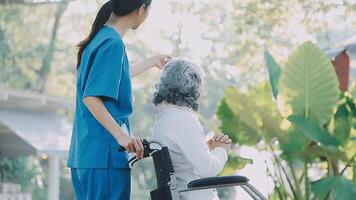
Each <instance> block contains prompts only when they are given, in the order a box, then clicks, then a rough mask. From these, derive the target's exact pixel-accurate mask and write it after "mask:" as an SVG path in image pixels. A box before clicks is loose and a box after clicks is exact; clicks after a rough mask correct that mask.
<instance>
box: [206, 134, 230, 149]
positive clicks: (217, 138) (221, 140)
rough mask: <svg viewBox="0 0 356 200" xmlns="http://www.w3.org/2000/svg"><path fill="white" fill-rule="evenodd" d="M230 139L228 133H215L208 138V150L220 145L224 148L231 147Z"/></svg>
mask: <svg viewBox="0 0 356 200" xmlns="http://www.w3.org/2000/svg"><path fill="white" fill-rule="evenodd" d="M231 143H232V141H231V139H230V138H229V136H228V135H224V134H222V133H217V134H215V135H214V137H212V138H211V139H210V140H208V146H209V149H210V150H214V149H215V148H216V147H222V148H224V149H226V150H228V149H230V148H231Z"/></svg>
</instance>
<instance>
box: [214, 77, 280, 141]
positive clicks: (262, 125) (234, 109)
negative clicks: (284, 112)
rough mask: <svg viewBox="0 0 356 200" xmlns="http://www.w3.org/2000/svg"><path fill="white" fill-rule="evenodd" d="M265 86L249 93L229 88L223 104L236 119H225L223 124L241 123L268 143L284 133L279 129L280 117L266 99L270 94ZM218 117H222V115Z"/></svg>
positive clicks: (270, 100) (269, 99) (271, 103)
mask: <svg viewBox="0 0 356 200" xmlns="http://www.w3.org/2000/svg"><path fill="white" fill-rule="evenodd" d="M266 85H267V84H265V85H262V87H256V88H253V89H252V90H250V92H249V93H243V92H240V91H239V90H237V89H236V88H234V87H230V88H228V89H227V90H226V91H225V97H224V101H225V102H224V103H225V104H226V106H227V107H228V108H229V110H230V112H231V114H232V115H230V117H231V116H234V117H235V119H238V120H233V121H230V120H226V118H225V122H228V121H229V123H230V125H233V124H234V123H235V125H239V123H243V124H245V125H246V126H248V127H249V128H251V129H253V130H254V132H256V133H257V134H259V136H263V139H265V140H267V141H268V140H270V139H272V138H279V137H280V136H281V135H283V134H284V132H283V131H282V130H281V129H280V124H281V117H280V115H279V113H278V111H277V108H276V106H275V104H274V103H273V101H272V98H270V97H268V96H270V92H269V89H268V88H267V87H265V86H266ZM219 115H220V116H224V113H220V114H219ZM225 117H229V116H225ZM220 118H221V117H220ZM221 119H222V118H221ZM225 125H226V124H225ZM237 134H239V133H237Z"/></svg>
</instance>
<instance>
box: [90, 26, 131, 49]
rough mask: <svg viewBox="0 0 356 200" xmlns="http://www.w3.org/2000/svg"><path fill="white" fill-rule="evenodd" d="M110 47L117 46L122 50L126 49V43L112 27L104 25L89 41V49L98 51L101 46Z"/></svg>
mask: <svg viewBox="0 0 356 200" xmlns="http://www.w3.org/2000/svg"><path fill="white" fill-rule="evenodd" d="M109 47H115V48H116V49H121V50H124V49H125V45H124V43H123V41H122V39H121V38H120V36H119V34H118V33H117V32H116V31H115V30H113V29H112V28H110V27H107V26H104V27H103V28H102V29H100V31H99V32H98V33H97V34H96V35H95V37H94V38H93V40H92V41H91V42H90V43H89V45H88V48H87V49H88V50H89V51H91V52H96V51H97V50H98V49H99V48H109Z"/></svg>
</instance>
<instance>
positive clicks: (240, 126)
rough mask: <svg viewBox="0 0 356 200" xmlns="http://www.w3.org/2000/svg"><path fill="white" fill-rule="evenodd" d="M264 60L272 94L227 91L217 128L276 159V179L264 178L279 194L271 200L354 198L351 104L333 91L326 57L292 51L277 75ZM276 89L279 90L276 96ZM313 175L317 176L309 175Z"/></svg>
mask: <svg viewBox="0 0 356 200" xmlns="http://www.w3.org/2000/svg"><path fill="white" fill-rule="evenodd" d="M265 54H267V56H265V59H266V64H267V65H272V66H268V69H269V70H270V71H272V72H270V73H269V76H270V80H273V81H271V82H270V83H271V86H272V88H273V89H272V90H271V89H270V88H269V87H266V86H264V87H261V86H258V85H257V86H255V87H254V88H251V89H249V90H248V92H241V91H239V90H238V89H237V88H235V87H231V88H228V89H227V90H226V92H225V96H224V98H223V99H222V101H221V103H220V106H219V109H218V112H217V115H218V117H219V119H220V120H221V122H222V125H221V129H222V130H224V131H226V133H229V135H230V136H231V137H232V138H233V139H234V140H235V141H236V142H238V143H239V144H240V145H250V146H251V145H252V146H255V147H258V148H260V149H261V150H262V149H263V150H267V151H269V152H271V153H272V154H273V155H274V158H273V162H274V163H275V165H276V167H277V169H278V168H279V170H277V171H279V173H275V174H273V175H272V174H270V176H271V177H272V179H273V180H274V181H275V192H276V193H278V195H275V194H271V197H273V198H274V199H290V198H291V199H315V198H317V199H325V198H331V199H338V200H339V199H340V200H351V199H353V197H355V196H356V184H355V181H356V179H355V174H353V173H354V172H355V166H356V161H355V157H356V148H355V146H356V144H355V140H354V139H353V137H354V135H355V134H356V131H355V129H354V124H355V120H356V117H355V114H356V110H355V109H356V107H355V100H354V99H353V98H352V96H351V95H350V94H349V93H348V92H339V91H338V84H339V82H338V80H337V77H336V73H335V70H334V68H333V66H332V64H331V62H330V60H329V58H327V57H326V55H324V53H323V52H322V51H321V50H319V48H318V47H317V46H316V45H314V44H313V43H311V42H306V43H304V44H302V45H300V46H299V47H298V48H297V49H296V50H295V51H293V53H291V55H290V56H289V57H288V60H287V62H286V64H285V66H284V68H283V70H281V68H279V67H277V68H276V66H277V65H278V64H276V62H275V61H274V58H273V57H272V56H271V55H270V54H269V53H268V52H267V53H266V52H265ZM271 60H272V61H273V62H271ZM278 71H279V72H278ZM280 74H281V79H280V80H279V75H280ZM276 76H277V77H276ZM276 80H277V81H276ZM276 88H280V89H281V91H280V94H279V95H278V93H277V92H276V91H277V90H276ZM257 91H258V92H257ZM271 93H272V95H273V96H274V98H275V99H276V101H274V102H273V101H272V95H271ZM339 93H341V95H339ZM256 94H258V96H255V95H256ZM266 94H268V95H269V97H268V95H267V96H266ZM338 99H339V100H338ZM277 108H278V109H277ZM287 120H288V121H289V122H288V121H287ZM246 138H247V139H246ZM250 138H254V140H253V139H250ZM257 144H259V145H257ZM301 164H302V165H301ZM312 171H320V172H322V175H321V176H319V177H315V176H313V177H312V176H311V175H309V173H310V172H312ZM346 172H347V173H346ZM285 179H287V183H286V182H285ZM310 190H311V191H312V192H311V191H310Z"/></svg>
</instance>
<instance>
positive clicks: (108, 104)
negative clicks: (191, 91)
mask: <svg viewBox="0 0 356 200" xmlns="http://www.w3.org/2000/svg"><path fill="white" fill-rule="evenodd" d="M150 4H151V0H111V1H108V2H107V3H105V4H104V5H103V6H102V7H101V9H100V10H99V12H98V14H97V16H96V18H95V21H94V23H93V25H92V28H91V31H90V34H89V36H88V37H87V38H86V39H85V40H83V41H82V42H80V43H79V45H78V47H79V51H78V63H77V94H76V111H75V119H74V126H73V133H72V140H71V146H70V150H69V158H68V164H67V166H68V167H70V168H71V173H72V182H73V186H74V191H75V194H76V197H77V199H78V200H84V199H85V200H109V199H110V200H129V199H130V185H131V183H130V169H129V166H128V152H133V153H136V155H137V156H138V157H139V158H142V157H143V145H142V143H141V142H140V139H139V138H137V137H134V136H132V135H131V132H130V123H129V118H130V115H131V113H132V94H131V77H133V76H136V75H138V74H140V73H142V72H144V71H145V70H147V69H149V68H151V67H154V66H156V67H158V68H162V67H163V66H164V65H165V64H166V62H168V61H169V59H170V57H169V56H166V55H160V56H155V57H152V58H149V59H147V60H145V61H143V62H141V63H139V64H136V65H132V66H131V67H130V65H129V61H128V58H127V54H126V50H125V45H124V42H123V40H122V38H123V37H124V36H125V33H126V32H127V31H128V30H129V29H137V28H138V27H139V26H140V25H141V23H142V22H143V21H144V20H145V19H146V17H147V16H148V14H149V9H150ZM120 145H121V146H122V147H124V148H125V149H126V150H127V151H125V152H119V151H118V148H119V146H120Z"/></svg>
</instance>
